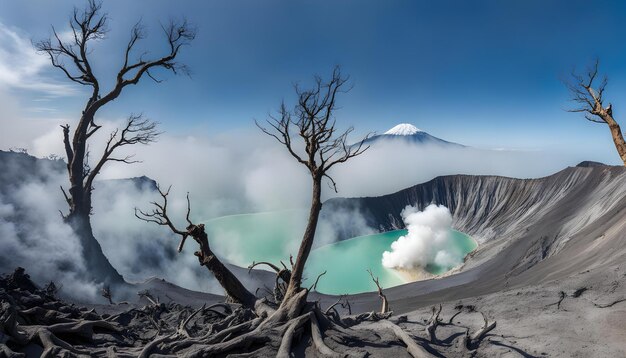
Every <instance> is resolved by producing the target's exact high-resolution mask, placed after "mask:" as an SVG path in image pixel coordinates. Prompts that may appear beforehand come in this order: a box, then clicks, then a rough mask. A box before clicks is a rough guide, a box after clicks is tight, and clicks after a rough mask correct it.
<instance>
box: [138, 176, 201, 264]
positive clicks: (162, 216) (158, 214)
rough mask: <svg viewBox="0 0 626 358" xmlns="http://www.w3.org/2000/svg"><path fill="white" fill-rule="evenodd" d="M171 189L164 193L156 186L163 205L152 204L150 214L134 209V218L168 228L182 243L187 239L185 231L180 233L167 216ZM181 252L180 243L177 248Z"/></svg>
mask: <svg viewBox="0 0 626 358" xmlns="http://www.w3.org/2000/svg"><path fill="white" fill-rule="evenodd" d="M171 188H172V187H171V186H170V187H169V188H167V191H165V192H164V191H162V190H161V187H160V186H158V185H157V190H158V191H159V194H160V195H161V197H162V198H163V204H159V203H157V202H153V203H152V205H153V206H154V208H153V209H152V211H150V212H147V211H142V210H140V209H137V208H135V217H137V218H138V219H140V220H143V221H146V222H152V223H155V224H158V225H161V226H167V227H169V228H170V230H172V232H174V233H175V234H177V235H180V236H182V237H183V242H184V240H185V239H186V238H187V236H188V235H189V234H188V233H187V231H182V230H179V229H177V228H176V227H175V226H174V224H173V223H172V221H171V220H170V218H169V216H168V214H167V196H168V195H169V193H170V189H171ZM181 250H182V243H181V245H180V246H179V252H180V251H181Z"/></svg>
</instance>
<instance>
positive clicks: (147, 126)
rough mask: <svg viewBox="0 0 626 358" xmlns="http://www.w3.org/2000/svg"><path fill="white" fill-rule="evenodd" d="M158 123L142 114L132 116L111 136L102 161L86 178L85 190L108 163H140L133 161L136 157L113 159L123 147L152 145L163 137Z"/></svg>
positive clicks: (101, 158)
mask: <svg viewBox="0 0 626 358" xmlns="http://www.w3.org/2000/svg"><path fill="white" fill-rule="evenodd" d="M157 126H158V123H157V122H152V121H150V120H149V119H146V118H143V116H142V115H141V114H139V115H134V114H131V115H130V116H129V117H128V119H127V120H126V125H125V126H124V127H123V128H122V129H121V130H120V129H116V130H114V131H113V132H112V133H111V135H110V136H109V140H108V141H107V144H106V147H105V149H104V152H103V153H102V156H101V157H100V160H99V161H98V163H97V164H96V166H95V167H94V168H93V170H92V171H91V173H90V174H89V175H88V176H86V181H85V188H90V187H91V185H92V183H93V181H94V179H95V177H96V176H97V175H98V174H99V173H100V171H101V170H102V168H103V167H104V165H105V164H106V163H107V162H110V161H112V162H121V163H125V164H134V163H138V161H136V160H133V159H132V158H133V156H134V155H128V156H126V157H124V158H115V157H112V154H113V152H114V151H115V150H116V149H118V148H120V147H123V146H127V145H134V144H144V145H145V144H150V143H152V142H154V141H156V139H157V138H158V136H159V135H161V132H159V131H158V130H157Z"/></svg>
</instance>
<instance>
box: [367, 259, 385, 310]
mask: <svg viewBox="0 0 626 358" xmlns="http://www.w3.org/2000/svg"><path fill="white" fill-rule="evenodd" d="M367 273H369V274H370V277H371V278H372V281H374V284H376V288H377V289H378V297H380V300H381V302H382V306H381V307H380V314H381V315H385V314H387V313H388V312H389V302H388V301H387V296H386V295H385V294H384V293H383V288H382V287H381V286H380V283H379V282H378V277H374V274H373V273H372V270H367Z"/></svg>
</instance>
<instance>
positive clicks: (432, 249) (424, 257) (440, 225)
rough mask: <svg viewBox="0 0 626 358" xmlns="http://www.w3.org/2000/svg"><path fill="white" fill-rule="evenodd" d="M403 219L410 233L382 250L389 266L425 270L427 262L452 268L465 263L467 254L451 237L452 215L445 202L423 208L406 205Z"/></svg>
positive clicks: (383, 260) (385, 261)
mask: <svg viewBox="0 0 626 358" xmlns="http://www.w3.org/2000/svg"><path fill="white" fill-rule="evenodd" d="M401 214H402V219H403V220H404V223H405V225H406V228H407V230H408V233H407V234H406V235H404V236H400V237H399V238H398V240H396V241H394V242H393V243H392V244H391V251H385V252H383V257H382V263H383V266H385V267H387V268H399V269H407V270H414V269H420V268H421V269H424V268H426V267H427V266H428V265H436V266H438V267H446V268H448V269H450V268H453V267H455V266H457V265H459V264H461V263H462V262H463V258H464V254H463V252H462V250H460V249H459V248H457V247H456V245H455V244H454V242H453V240H452V235H451V234H452V214H450V210H449V209H448V208H446V207H445V206H443V205H435V204H430V205H428V206H427V207H426V208H425V209H424V210H423V211H419V210H418V209H417V208H415V207H412V206H407V207H406V208H405V209H404V210H402V213H401Z"/></svg>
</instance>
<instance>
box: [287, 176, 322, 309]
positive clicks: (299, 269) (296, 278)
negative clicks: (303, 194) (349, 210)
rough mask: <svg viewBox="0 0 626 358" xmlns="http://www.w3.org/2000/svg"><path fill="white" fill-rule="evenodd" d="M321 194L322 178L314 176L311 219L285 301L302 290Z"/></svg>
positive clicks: (294, 266)
mask: <svg viewBox="0 0 626 358" xmlns="http://www.w3.org/2000/svg"><path fill="white" fill-rule="evenodd" d="M321 196H322V178H321V177H313V197H312V202H311V210H310V212H309V221H308V223H307V226H306V229H305V231H304V235H303V237H302V243H301V244H300V249H299V250H298V256H297V258H296V262H295V264H294V265H293V269H292V271H291V280H289V286H288V287H287V292H286V293H285V297H284V299H283V303H285V302H288V301H289V300H290V299H291V298H292V297H293V296H294V295H295V294H296V293H298V291H300V285H301V283H302V275H303V273H304V265H305V264H306V261H307V259H308V258H309V254H310V253H311V247H312V246H313V239H314V238H315V230H316V229H317V222H318V220H319V216H320V211H321V210H322V200H321Z"/></svg>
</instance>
